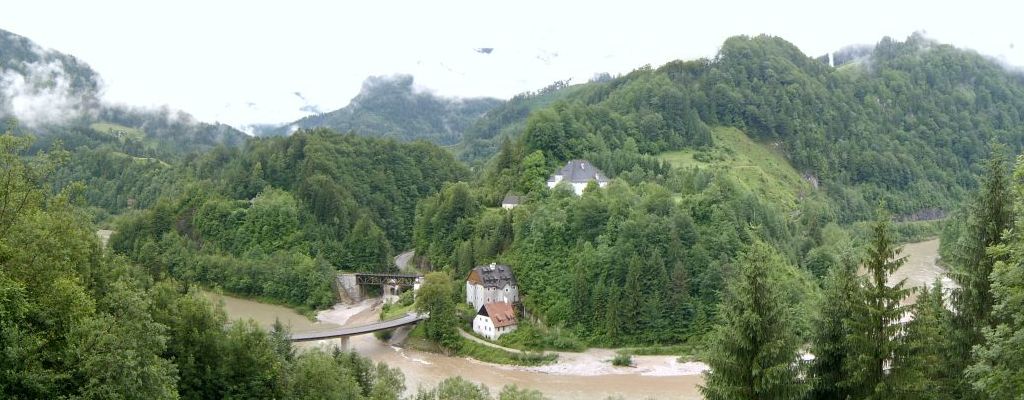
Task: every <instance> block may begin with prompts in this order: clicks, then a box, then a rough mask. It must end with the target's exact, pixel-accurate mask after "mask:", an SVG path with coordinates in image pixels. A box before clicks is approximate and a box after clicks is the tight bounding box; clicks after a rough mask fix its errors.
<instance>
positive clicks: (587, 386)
mask: <svg viewBox="0 0 1024 400" xmlns="http://www.w3.org/2000/svg"><path fill="white" fill-rule="evenodd" d="M938 243H939V241H938V240H937V239H935V240H929V241H924V242H918V243H911V244H907V245H905V246H904V254H905V255H907V256H908V258H907V263H906V264H905V265H904V266H903V268H901V269H900V270H899V271H898V272H897V273H896V274H894V276H893V280H898V279H903V278H906V279H907V286H921V285H924V284H928V285H931V283H932V282H933V281H934V279H935V277H937V276H941V275H942V273H943V270H942V269H941V268H940V267H938V266H937V265H936V261H937V259H938ZM950 284H951V283H950V282H948V281H947V282H944V285H947V287H949V285H950ZM207 296H209V297H210V298H211V299H213V300H214V301H222V302H223V304H224V308H225V310H226V311H227V313H228V316H229V317H231V318H233V319H235V318H252V319H254V320H255V321H256V322H257V323H259V324H261V325H262V326H266V327H269V326H270V325H271V324H273V323H274V319H275V318H279V319H281V321H282V322H284V323H285V324H288V325H290V326H291V329H292V331H293V332H313V331H318V330H324V329H330V328H332V327H337V326H339V325H360V324H364V323H369V322H372V321H375V320H376V319H377V315H378V312H379V308H377V306H376V304H374V303H372V302H369V301H367V302H363V303H360V304H357V305H350V306H344V305H337V306H335V308H333V309H331V310H326V311H323V312H321V313H320V314H319V315H318V318H319V320H320V322H315V321H311V320H309V319H308V318H306V317H304V316H302V315H300V314H298V313H296V312H295V311H293V310H291V309H289V308H286V307H281V306H275V305H270V304H264V303H259V302H256V301H252V300H245V299H239V298H235V297H231V296H224V295H220V294H215V293H209V292H207ZM339 343H340V342H339V341H338V340H330V341H322V342H312V343H308V344H307V343H303V344H300V345H299V346H301V347H317V346H319V347H324V348H329V347H331V346H336V345H338V344H339ZM347 346H348V348H349V349H354V350H355V351H357V352H359V353H360V354H362V355H363V356H365V357H368V358H370V359H372V360H374V361H383V362H385V363H387V364H388V365H390V366H392V367H396V368H398V369H400V370H401V371H402V372H403V373H404V374H405V379H406V387H407V388H408V390H409V391H415V389H416V388H417V387H418V386H419V385H423V386H434V385H436V384H437V383H438V382H440V381H441V380H443V379H445V378H447V377H450V376H455V375H458V376H461V377H463V378H466V379H468V380H470V381H474V382H478V383H483V384H486V385H487V386H489V387H490V389H491V392H492V393H497V391H499V390H500V389H501V387H502V386H504V385H506V384H516V385H518V386H520V387H527V388H532V389H537V390H540V391H542V392H544V394H545V395H547V396H548V397H550V398H552V399H556V400H563V399H565V400H568V399H573V400H575V399H603V398H605V397H607V396H622V397H623V398H625V399H646V398H656V399H699V398H701V396H700V392H699V390H698V388H697V386H698V385H699V384H700V383H702V382H703V379H702V378H701V376H700V371H701V369H702V368H701V365H700V364H699V363H685V364H680V363H678V362H677V361H676V360H675V359H674V358H673V357H662V356H652V357H636V361H637V364H638V368H634V369H630V368H615V367H611V366H610V365H608V363H607V360H608V359H610V358H611V357H612V355H613V354H614V352H612V351H611V350H603V349H592V350H588V351H587V352H584V353H564V354H562V355H561V356H560V358H559V363H558V364H556V365H554V366H548V367H539V368H522V367H510V366H501V365H493V364H487V363H482V362H478V361H475V360H471V359H465V358H457V357H446V356H443V355H439V354H433V353H425V352H419V351H414V350H408V349H402V348H399V347H394V346H389V345H387V344H385V343H383V342H381V341H379V340H377V339H376V338H375V337H374V336H373V335H362V336H355V337H352V338H351V339H349V341H348V345H347Z"/></svg>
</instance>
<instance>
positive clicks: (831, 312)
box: [810, 263, 861, 400]
mask: <svg viewBox="0 0 1024 400" xmlns="http://www.w3.org/2000/svg"><path fill="white" fill-rule="evenodd" d="M860 289H861V288H860V285H859V281H858V280H857V275H856V271H855V266H854V265H849V264H845V263H844V264H840V265H838V266H837V267H836V268H834V269H833V270H832V271H831V272H830V273H829V275H828V276H827V277H826V278H825V289H824V292H825V293H824V298H823V303H822V305H821V307H820V312H821V314H820V320H819V321H818V323H817V324H816V325H815V329H814V333H813V335H814V336H813V347H812V350H811V352H812V353H813V354H814V362H813V363H812V364H811V368H810V376H811V377H812V378H813V382H814V385H813V388H812V389H811V396H810V398H811V399H816V400H828V399H835V400H843V399H846V398H847V395H848V394H849V393H848V391H847V390H846V388H844V387H843V386H842V385H840V383H841V382H842V380H843V376H844V375H843V365H844V364H845V363H846V357H847V354H848V353H849V342H848V338H849V336H850V333H851V332H850V326H849V324H848V323H847V320H848V319H850V316H851V313H852V312H853V302H854V301H855V300H857V299H860V297H859V294H858V291H859V290H860Z"/></svg>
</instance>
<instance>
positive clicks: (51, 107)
mask: <svg viewBox="0 0 1024 400" xmlns="http://www.w3.org/2000/svg"><path fill="white" fill-rule="evenodd" d="M23 67H24V69H25V72H24V73H21V72H18V71H16V70H14V69H6V70H4V71H3V73H2V74H0V92H2V96H0V97H2V98H3V100H4V104H3V105H2V107H0V115H13V116H14V117H15V118H17V119H18V121H19V122H20V123H21V124H24V125H26V126H29V127H38V126H40V125H45V124H56V123H61V122H65V121H67V120H70V119H74V118H77V117H79V116H81V115H82V113H83V112H85V110H87V101H86V100H85V99H83V97H82V95H80V94H76V93H74V91H73V90H72V87H71V79H70V78H69V77H68V76H67V74H66V73H65V71H64V66H63V64H62V63H61V62H60V61H59V60H52V61H50V62H38V63H29V64H24V65H23Z"/></svg>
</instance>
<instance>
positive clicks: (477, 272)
mask: <svg viewBox="0 0 1024 400" xmlns="http://www.w3.org/2000/svg"><path fill="white" fill-rule="evenodd" d="M466 302H467V303H469V304H472V305H473V309H474V310H480V307H483V305H484V304H488V303H498V302H500V303H510V304H511V303H517V302H519V287H518V286H516V277H515V275H513V274H512V268H511V267H509V266H508V265H501V264H495V263H491V264H490V265H482V266H479V267H476V268H473V270H472V271H470V272H469V277H468V278H466Z"/></svg>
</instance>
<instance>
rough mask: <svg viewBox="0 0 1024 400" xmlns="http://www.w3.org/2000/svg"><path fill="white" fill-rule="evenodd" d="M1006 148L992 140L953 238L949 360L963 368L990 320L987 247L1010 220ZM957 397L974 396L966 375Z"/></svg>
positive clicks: (990, 258) (989, 256) (998, 239)
mask: <svg viewBox="0 0 1024 400" xmlns="http://www.w3.org/2000/svg"><path fill="white" fill-rule="evenodd" d="M1004 151H1005V149H1004V148H1003V147H1001V146H996V147H994V148H993V150H992V155H991V157H990V158H989V160H988V161H986V163H985V176H984V178H983V179H982V182H981V188H980V189H979V191H978V194H977V195H976V197H975V199H974V201H973V202H972V203H971V204H970V206H969V207H970V208H969V209H968V215H967V221H966V226H965V228H964V231H963V232H962V234H961V237H960V238H959V240H958V241H957V244H956V251H954V252H953V253H952V255H953V256H954V258H953V260H951V261H952V271H951V273H950V277H951V278H952V279H953V280H954V281H955V282H956V283H957V284H958V285H959V288H957V289H956V290H954V291H953V297H952V300H953V306H954V309H955V310H956V314H955V317H954V331H953V337H954V340H955V346H954V347H953V351H954V352H955V356H954V357H952V358H951V359H952V361H953V362H954V363H955V368H956V369H957V370H960V371H963V370H964V369H965V368H966V367H967V366H968V365H970V364H971V363H972V359H971V349H972V348H973V347H974V346H976V345H979V344H982V343H983V342H984V336H983V334H982V329H983V328H989V327H992V326H993V322H992V319H991V317H992V305H993V303H994V299H993V296H992V290H991V281H990V275H991V274H992V267H993V265H994V264H995V262H996V261H998V260H997V259H996V258H995V257H994V256H993V254H991V253H989V252H988V249H989V248H990V247H993V246H998V245H999V244H1001V243H1002V242H1003V240H1002V234H1003V231H1005V230H1006V229H1008V228H1009V227H1010V223H1011V222H1012V218H1013V216H1012V212H1011V196H1010V192H1009V179H1008V176H1007V168H1008V165H1007V164H1008V163H1007V159H1006V156H1005V155H1004ZM958 389H959V390H960V393H959V395H960V397H966V398H975V397H976V396H975V395H976V394H971V391H972V390H971V389H970V383H969V382H968V381H966V380H963V381H962V382H961V385H960V386H959V387H958Z"/></svg>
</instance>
